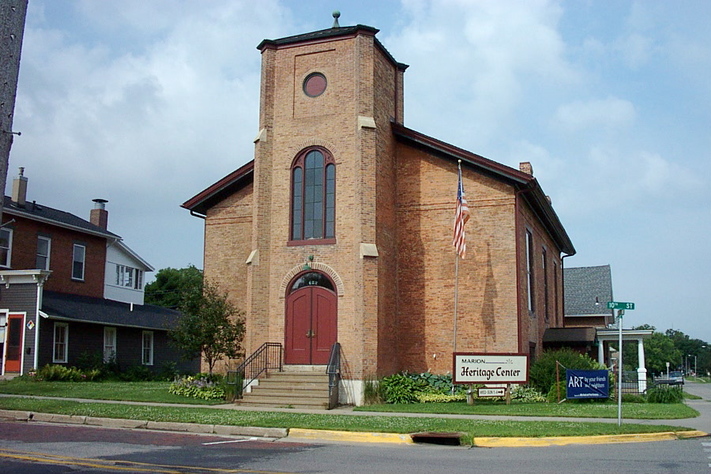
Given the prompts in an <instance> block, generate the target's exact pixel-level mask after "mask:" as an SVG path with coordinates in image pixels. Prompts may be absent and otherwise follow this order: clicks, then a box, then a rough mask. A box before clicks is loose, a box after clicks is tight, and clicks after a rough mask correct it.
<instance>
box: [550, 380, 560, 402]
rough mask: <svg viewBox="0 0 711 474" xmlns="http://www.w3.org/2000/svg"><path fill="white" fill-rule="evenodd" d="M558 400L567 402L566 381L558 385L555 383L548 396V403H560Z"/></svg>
mask: <svg viewBox="0 0 711 474" xmlns="http://www.w3.org/2000/svg"><path fill="white" fill-rule="evenodd" d="M558 398H560V400H565V380H561V381H560V382H558V383H557V384H556V383H555V381H554V383H553V385H552V386H551V389H550V390H549V391H548V395H546V401H547V402H548V403H558Z"/></svg>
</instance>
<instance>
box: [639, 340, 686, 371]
mask: <svg viewBox="0 0 711 474" xmlns="http://www.w3.org/2000/svg"><path fill="white" fill-rule="evenodd" d="M644 357H645V361H646V364H645V365H646V366H647V371H648V372H650V373H652V374H662V373H666V371H667V362H669V367H670V368H671V369H675V368H677V367H679V365H681V363H682V359H683V357H682V354H681V351H680V350H679V349H677V348H676V347H675V346H674V341H673V340H672V339H671V338H670V337H669V336H667V335H666V334H663V333H661V332H655V333H653V334H652V337H650V338H649V339H646V340H645V341H644Z"/></svg>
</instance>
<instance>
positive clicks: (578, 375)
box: [565, 369, 610, 399]
mask: <svg viewBox="0 0 711 474" xmlns="http://www.w3.org/2000/svg"><path fill="white" fill-rule="evenodd" d="M565 387H566V395H565V397H566V398H568V399H576V398H610V374H609V373H608V372H607V370H570V369H568V370H566V371H565Z"/></svg>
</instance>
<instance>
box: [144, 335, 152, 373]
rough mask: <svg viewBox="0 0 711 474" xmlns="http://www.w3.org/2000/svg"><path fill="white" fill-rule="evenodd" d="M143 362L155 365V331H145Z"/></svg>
mask: <svg viewBox="0 0 711 474" xmlns="http://www.w3.org/2000/svg"><path fill="white" fill-rule="evenodd" d="M141 363H142V364H143V365H153V331H143V344H142V357H141Z"/></svg>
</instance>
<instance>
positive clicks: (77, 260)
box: [72, 244, 86, 280]
mask: <svg viewBox="0 0 711 474" xmlns="http://www.w3.org/2000/svg"><path fill="white" fill-rule="evenodd" d="M85 261H86V246H84V245H81V244H74V254H73V258H72V280H84V262H85Z"/></svg>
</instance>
